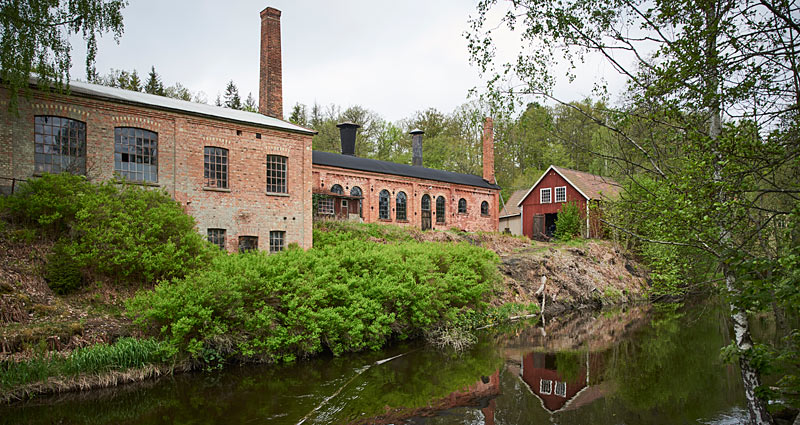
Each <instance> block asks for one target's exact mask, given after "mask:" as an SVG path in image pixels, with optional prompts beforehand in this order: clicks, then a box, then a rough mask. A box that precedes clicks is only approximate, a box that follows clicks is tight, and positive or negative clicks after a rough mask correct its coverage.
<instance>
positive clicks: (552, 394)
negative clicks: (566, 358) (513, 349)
mask: <svg viewBox="0 0 800 425" xmlns="http://www.w3.org/2000/svg"><path fill="white" fill-rule="evenodd" d="M581 357H583V356H581ZM584 363H585V364H584V365H581V366H579V369H578V374H577V376H576V377H572V379H571V380H569V381H566V380H565V379H564V377H563V376H561V374H559V373H558V370H557V369H556V355H555V354H546V353H529V354H528V355H526V356H525V357H523V358H522V370H521V371H520V375H521V376H522V380H523V381H525V383H526V384H528V388H530V390H531V392H533V393H534V394H535V395H536V396H538V397H539V398H540V399H541V400H542V404H543V405H544V407H545V408H546V409H547V410H549V411H551V412H555V411H558V410H560V409H561V408H562V407H564V405H565V404H567V401H569V400H571V399H572V398H573V397H575V395H576V394H578V392H580V391H581V390H582V389H584V388H586V387H587V386H588V385H589V380H588V378H589V375H588V364H586V362H584ZM570 366H574V365H570Z"/></svg>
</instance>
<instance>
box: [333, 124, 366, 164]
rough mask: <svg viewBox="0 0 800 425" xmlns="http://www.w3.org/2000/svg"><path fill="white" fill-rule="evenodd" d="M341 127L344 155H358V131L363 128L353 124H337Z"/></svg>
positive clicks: (340, 133) (340, 134)
mask: <svg viewBox="0 0 800 425" xmlns="http://www.w3.org/2000/svg"><path fill="white" fill-rule="evenodd" d="M336 126H337V127H339V137H340V138H341V139H342V155H350V156H355V155H356V130H358V128H359V127H361V126H360V125H358V124H355V123H352V122H343V123H341V124H336Z"/></svg>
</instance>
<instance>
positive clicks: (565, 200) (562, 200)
mask: <svg viewBox="0 0 800 425" xmlns="http://www.w3.org/2000/svg"><path fill="white" fill-rule="evenodd" d="M559 189H564V192H563V194H564V197H563V198H562V199H559V197H558V190H559ZM554 192H555V200H556V202H567V187H566V186H557V187H556V189H555V191H554Z"/></svg>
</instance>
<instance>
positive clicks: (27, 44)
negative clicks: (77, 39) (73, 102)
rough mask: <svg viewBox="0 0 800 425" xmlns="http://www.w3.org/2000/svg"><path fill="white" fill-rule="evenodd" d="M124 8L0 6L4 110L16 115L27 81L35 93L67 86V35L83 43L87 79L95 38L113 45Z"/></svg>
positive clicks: (119, 2)
mask: <svg viewBox="0 0 800 425" xmlns="http://www.w3.org/2000/svg"><path fill="white" fill-rule="evenodd" d="M126 5H127V2H126V1H125V0H71V1H69V2H67V1H53V0H27V1H21V0H9V1H3V2H0V81H2V82H3V83H4V84H7V85H8V87H9V90H10V94H11V96H10V97H11V99H10V103H9V108H10V109H12V110H15V109H16V107H17V96H18V94H19V92H20V91H22V92H23V93H24V94H26V95H27V94H28V93H29V79H30V76H31V75H36V77H37V78H38V80H39V86H40V87H49V86H51V85H52V86H54V87H55V88H56V89H57V90H64V89H65V88H67V87H68V86H69V70H70V67H71V66H72V58H71V55H70V52H71V50H72V46H71V44H70V40H69V38H70V36H71V35H72V34H78V33H80V34H82V36H83V40H84V41H85V42H86V51H87V53H86V75H87V76H89V78H93V77H94V76H95V75H96V71H95V69H94V62H95V58H96V56H97V35H98V34H103V33H106V32H111V33H113V34H114V39H115V40H119V37H120V36H121V35H122V28H123V24H122V9H123V8H124V7H125V6H126Z"/></svg>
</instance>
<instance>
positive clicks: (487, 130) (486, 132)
mask: <svg viewBox="0 0 800 425" xmlns="http://www.w3.org/2000/svg"><path fill="white" fill-rule="evenodd" d="M483 179H484V180H486V181H487V182H489V183H492V184H495V183H497V182H496V181H495V179H494V123H493V122H492V118H491V117H486V119H485V120H484V121H483Z"/></svg>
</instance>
